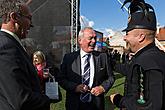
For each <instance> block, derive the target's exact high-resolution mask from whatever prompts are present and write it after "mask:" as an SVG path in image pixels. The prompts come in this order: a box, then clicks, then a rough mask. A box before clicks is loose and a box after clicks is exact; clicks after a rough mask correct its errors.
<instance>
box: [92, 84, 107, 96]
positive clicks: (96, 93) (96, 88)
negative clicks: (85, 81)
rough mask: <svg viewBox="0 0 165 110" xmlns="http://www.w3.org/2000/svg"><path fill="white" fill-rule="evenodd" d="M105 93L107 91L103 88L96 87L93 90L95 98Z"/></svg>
mask: <svg viewBox="0 0 165 110" xmlns="http://www.w3.org/2000/svg"><path fill="white" fill-rule="evenodd" d="M103 92H105V90H104V88H103V87H102V86H96V87H94V88H92V89H91V94H93V95H95V96H98V95H100V94H102V93H103Z"/></svg>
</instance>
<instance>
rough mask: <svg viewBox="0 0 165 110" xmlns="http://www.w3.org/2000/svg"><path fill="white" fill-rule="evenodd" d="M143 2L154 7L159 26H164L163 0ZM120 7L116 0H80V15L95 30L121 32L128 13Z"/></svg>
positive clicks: (164, 7)
mask: <svg viewBox="0 0 165 110" xmlns="http://www.w3.org/2000/svg"><path fill="white" fill-rule="evenodd" d="M120 1H121V2H124V0H120ZM145 1H146V2H147V3H149V4H150V5H152V6H153V7H154V9H155V12H156V16H157V22H158V23H159V24H160V26H165V0H145ZM120 7H121V5H120V3H119V2H118V1H117V0H80V15H82V16H83V17H85V20H86V21H87V22H88V21H89V22H92V25H93V27H94V28H95V29H99V30H103V29H113V30H122V29H123V28H125V27H126V25H127V18H128V13H127V11H126V10H122V9H120Z"/></svg>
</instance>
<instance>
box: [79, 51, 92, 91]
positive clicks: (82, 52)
mask: <svg viewBox="0 0 165 110" xmlns="http://www.w3.org/2000/svg"><path fill="white" fill-rule="evenodd" d="M86 54H90V55H91V57H90V59H89V60H90V81H89V85H88V86H89V87H90V88H91V87H92V84H93V79H94V70H95V68H94V60H93V55H92V54H91V53H86V52H84V51H83V50H82V49H81V50H80V57H81V75H82V74H83V71H84V64H85V57H84V56H85V55H86Z"/></svg>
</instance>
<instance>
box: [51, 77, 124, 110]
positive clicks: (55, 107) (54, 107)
mask: <svg viewBox="0 0 165 110" xmlns="http://www.w3.org/2000/svg"><path fill="white" fill-rule="evenodd" d="M115 78H116V81H115V83H114V85H113V87H112V88H111V89H110V90H109V91H108V93H107V94H106V96H105V110H118V108H116V107H115V106H114V105H113V104H112V103H111V102H110V100H109V96H110V95H111V94H113V93H120V94H123V89H124V80H125V78H124V77H123V76H122V75H121V74H116V75H115ZM60 89H61V92H62V96H63V97H62V101H60V102H58V103H55V104H51V109H50V110H65V90H64V89H62V88H60Z"/></svg>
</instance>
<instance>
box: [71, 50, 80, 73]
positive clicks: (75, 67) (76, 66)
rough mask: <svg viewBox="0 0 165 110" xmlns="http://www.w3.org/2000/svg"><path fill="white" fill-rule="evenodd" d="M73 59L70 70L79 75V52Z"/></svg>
mask: <svg viewBox="0 0 165 110" xmlns="http://www.w3.org/2000/svg"><path fill="white" fill-rule="evenodd" d="M73 57H74V61H73V64H72V70H73V71H74V72H75V73H77V74H79V75H81V58H80V51H77V52H76V53H75V55H74V56H73Z"/></svg>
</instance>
